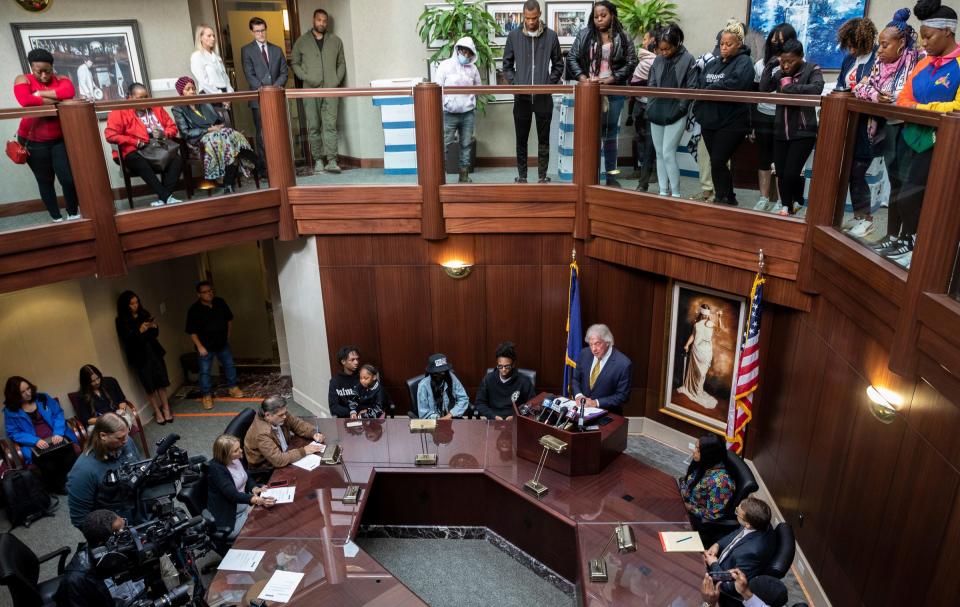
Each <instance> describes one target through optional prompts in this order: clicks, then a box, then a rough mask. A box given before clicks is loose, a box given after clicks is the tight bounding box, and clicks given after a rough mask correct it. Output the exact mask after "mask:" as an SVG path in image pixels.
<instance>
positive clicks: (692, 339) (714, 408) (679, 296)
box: [661, 282, 746, 432]
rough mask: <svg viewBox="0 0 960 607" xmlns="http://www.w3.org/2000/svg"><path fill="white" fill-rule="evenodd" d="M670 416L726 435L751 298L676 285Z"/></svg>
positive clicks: (667, 401)
mask: <svg viewBox="0 0 960 607" xmlns="http://www.w3.org/2000/svg"><path fill="white" fill-rule="evenodd" d="M670 309H671V319H670V343H669V352H668V356H669V358H668V359H667V360H668V364H667V365H666V367H667V378H666V380H667V382H666V385H667V388H668V389H667V390H666V398H665V403H664V406H663V408H662V409H661V410H662V411H664V412H665V413H668V414H670V415H673V416H675V417H679V418H681V419H684V420H686V421H689V422H691V423H694V424H695V425H698V426H700V427H703V428H708V429H711V430H715V431H718V432H722V431H723V430H724V429H725V428H726V420H727V412H728V410H729V407H730V404H731V403H732V402H733V400H734V394H733V389H732V387H733V384H734V375H735V371H736V368H737V367H736V364H737V358H738V354H739V350H740V348H739V345H740V343H739V342H740V338H741V336H740V327H742V326H743V315H744V314H745V313H746V300H745V299H744V298H742V297H736V296H733V295H729V294H727V293H722V292H720V291H714V290H712V289H707V288H704V287H698V286H694V285H687V284H683V283H679V282H678V283H674V285H673V301H672V306H671V308H670Z"/></svg>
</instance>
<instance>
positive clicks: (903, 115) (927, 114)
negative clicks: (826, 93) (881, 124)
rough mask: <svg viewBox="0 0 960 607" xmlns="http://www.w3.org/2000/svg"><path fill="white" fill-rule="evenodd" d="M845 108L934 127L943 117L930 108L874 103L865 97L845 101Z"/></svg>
mask: <svg viewBox="0 0 960 607" xmlns="http://www.w3.org/2000/svg"><path fill="white" fill-rule="evenodd" d="M847 108H848V109H849V111H850V112H856V113H858V114H867V115H868V116H880V117H881V118H887V119H888V120H902V121H904V122H912V123H914V124H922V125H924V126H934V127H935V126H940V118H942V117H943V114H940V113H938V112H931V111H930V110H918V109H916V108H912V107H903V106H899V105H890V104H886V103H876V102H873V101H867V100H865V99H851V100H850V101H848V102H847Z"/></svg>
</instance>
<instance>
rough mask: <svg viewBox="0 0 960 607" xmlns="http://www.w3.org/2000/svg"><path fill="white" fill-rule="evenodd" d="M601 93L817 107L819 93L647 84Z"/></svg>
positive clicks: (622, 87)
mask: <svg viewBox="0 0 960 607" xmlns="http://www.w3.org/2000/svg"><path fill="white" fill-rule="evenodd" d="M600 94H601V95H623V96H626V97H668V98H670V99H693V100H698V101H724V102H728V103H772V104H774V105H790V106H800V107H819V106H820V96H819V95H782V94H780V93H757V92H754V91H713V90H702V89H668V88H660V87H649V86H601V87H600Z"/></svg>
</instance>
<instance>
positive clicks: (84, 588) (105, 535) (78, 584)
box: [54, 510, 143, 607]
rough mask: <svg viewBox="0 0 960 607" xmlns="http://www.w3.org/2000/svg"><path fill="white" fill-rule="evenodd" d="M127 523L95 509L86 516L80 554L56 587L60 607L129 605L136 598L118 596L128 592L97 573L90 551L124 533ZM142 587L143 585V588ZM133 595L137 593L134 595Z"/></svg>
mask: <svg viewBox="0 0 960 607" xmlns="http://www.w3.org/2000/svg"><path fill="white" fill-rule="evenodd" d="M125 524H126V523H125V521H124V520H123V519H122V518H120V517H119V516H117V515H116V514H115V513H114V512H111V511H109V510H94V511H93V512H91V513H90V514H88V515H86V516H85V517H84V519H83V523H82V524H81V525H80V531H81V532H82V533H83V539H84V540H86V542H85V543H82V544H80V545H79V546H77V552H76V553H75V554H74V555H73V558H72V559H70V562H69V563H68V564H67V567H66V569H65V570H64V576H63V580H62V581H61V582H60V586H59V587H58V588H57V593H56V594H55V595H54V600H55V601H56V604H57V605H58V607H113V606H115V605H117V606H120V605H127V604H128V603H129V602H130V599H132V598H133V597H129V598H128V597H123V596H119V595H121V594H127V593H126V592H117V591H116V590H115V591H114V594H117V595H118V596H117V597H116V598H115V597H114V596H113V595H112V594H111V591H110V588H109V587H108V585H107V583H106V582H105V581H104V580H102V579H100V577H98V576H97V575H96V574H95V573H94V568H93V562H92V561H91V558H90V549H92V548H97V547H100V546H103V545H105V544H106V543H107V540H108V539H110V537H111V536H112V535H113V534H114V533H116V532H118V531H120V530H122V529H123V528H124V526H125ZM142 587H143V585H142V583H141V584H140V589H142ZM114 588H115V589H117V590H121V589H122V590H124V591H127V590H129V589H128V588H127V587H126V585H123V586H114ZM134 594H136V593H135V592H134Z"/></svg>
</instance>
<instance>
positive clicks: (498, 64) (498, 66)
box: [490, 57, 513, 103]
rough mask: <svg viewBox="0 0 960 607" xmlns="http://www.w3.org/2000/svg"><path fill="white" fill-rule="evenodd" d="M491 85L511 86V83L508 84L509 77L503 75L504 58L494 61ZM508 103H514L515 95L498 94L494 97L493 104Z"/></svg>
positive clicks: (491, 71) (491, 68) (491, 69)
mask: <svg viewBox="0 0 960 607" xmlns="http://www.w3.org/2000/svg"><path fill="white" fill-rule="evenodd" d="M490 84H492V85H496V86H509V85H510V83H509V82H507V77H506V76H505V75H504V73H503V57H497V58H496V59H494V61H493V65H492V66H491V67H490ZM508 101H513V95H511V94H503V93H497V94H494V95H493V99H492V100H491V102H492V103H506V102H508Z"/></svg>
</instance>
